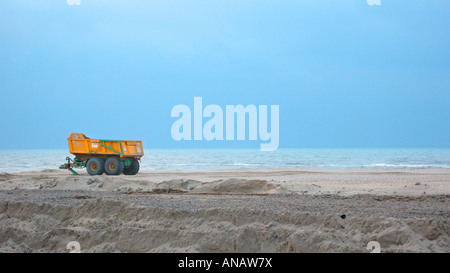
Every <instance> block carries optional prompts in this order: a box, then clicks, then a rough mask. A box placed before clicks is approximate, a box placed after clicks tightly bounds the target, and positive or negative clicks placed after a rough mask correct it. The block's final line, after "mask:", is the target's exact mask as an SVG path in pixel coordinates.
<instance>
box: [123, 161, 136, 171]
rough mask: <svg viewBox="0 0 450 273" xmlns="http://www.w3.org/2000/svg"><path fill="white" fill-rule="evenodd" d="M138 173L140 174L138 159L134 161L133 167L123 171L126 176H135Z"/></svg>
mask: <svg viewBox="0 0 450 273" xmlns="http://www.w3.org/2000/svg"><path fill="white" fill-rule="evenodd" d="M138 172H139V161H137V160H136V159H135V160H133V162H131V165H130V166H129V167H125V169H123V174H124V175H135V174H137V173H138Z"/></svg>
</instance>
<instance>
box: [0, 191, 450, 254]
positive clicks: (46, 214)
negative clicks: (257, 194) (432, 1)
mask: <svg viewBox="0 0 450 273" xmlns="http://www.w3.org/2000/svg"><path fill="white" fill-rule="evenodd" d="M0 219H1V221H0V252H67V249H66V246H67V243H68V242H70V241H78V242H79V243H80V245H81V251H82V252H367V249H366V247H367V243H368V242H369V241H372V240H376V241H378V242H379V243H380V244H381V247H382V252H409V251H414V252H417V251H420V252H449V251H450V248H449V234H450V225H449V222H448V220H447V219H432V220H430V219H414V220H411V221H406V220H400V219H394V218H379V217H378V218H377V217H369V218H365V219H359V218H347V219H346V220H343V219H341V218H340V217H339V216H337V215H333V214H330V215H324V214H314V213H305V212H292V211H268V210H251V209H239V210H234V209H200V210H194V211H185V210H181V209H173V208H149V207H137V206H133V205H127V204H126V203H121V202H116V201H108V200H103V199H96V200H89V201H85V202H84V203H83V204H82V205H80V206H63V205H53V204H48V203H43V204H36V203H28V202H10V201H2V202H0Z"/></svg>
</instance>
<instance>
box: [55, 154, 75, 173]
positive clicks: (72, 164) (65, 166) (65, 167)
mask: <svg viewBox="0 0 450 273" xmlns="http://www.w3.org/2000/svg"><path fill="white" fill-rule="evenodd" d="M66 160H67V163H65V164H63V165H61V166H59V168H60V169H67V170H69V171H70V172H71V173H73V174H75V175H78V173H77V172H76V171H74V169H73V166H75V161H73V159H72V158H70V157H66ZM71 162H72V163H71Z"/></svg>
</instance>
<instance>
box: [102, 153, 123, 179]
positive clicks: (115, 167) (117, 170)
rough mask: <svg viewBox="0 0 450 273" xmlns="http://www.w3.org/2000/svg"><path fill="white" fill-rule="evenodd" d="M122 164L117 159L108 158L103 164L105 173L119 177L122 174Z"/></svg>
mask: <svg viewBox="0 0 450 273" xmlns="http://www.w3.org/2000/svg"><path fill="white" fill-rule="evenodd" d="M123 168H124V165H123V162H122V161H121V160H120V159H119V158H118V157H110V158H108V159H107V160H106V162H105V173H106V174H107V175H119V174H121V173H122V172H123Z"/></svg>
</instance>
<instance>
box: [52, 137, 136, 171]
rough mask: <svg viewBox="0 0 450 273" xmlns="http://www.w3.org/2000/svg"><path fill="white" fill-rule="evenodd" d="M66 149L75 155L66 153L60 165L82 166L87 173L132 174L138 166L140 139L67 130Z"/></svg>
mask: <svg viewBox="0 0 450 273" xmlns="http://www.w3.org/2000/svg"><path fill="white" fill-rule="evenodd" d="M67 141H68V143H69V152H70V153H71V154H73V155H74V156H75V158H74V159H73V160H72V159H70V158H69V157H67V158H66V160H67V161H68V162H67V163H65V164H64V165H61V166H60V169H69V170H70V171H71V172H72V173H75V174H76V172H75V171H73V168H83V167H86V168H87V171H88V173H89V174H90V175H100V174H103V172H106V174H109V175H118V174H121V173H123V174H130V175H134V174H136V173H137V171H138V170H139V161H140V160H141V157H143V156H144V149H143V146H142V141H140V140H110V139H91V138H88V137H86V136H85V135H84V134H81V133H70V135H69V137H68V138H67Z"/></svg>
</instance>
